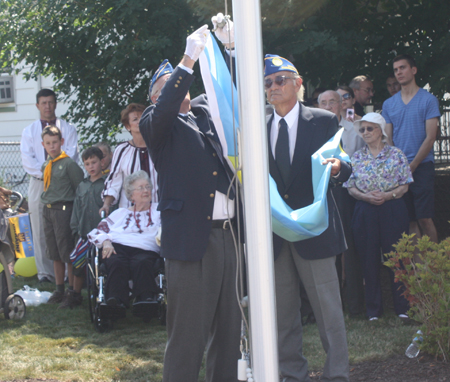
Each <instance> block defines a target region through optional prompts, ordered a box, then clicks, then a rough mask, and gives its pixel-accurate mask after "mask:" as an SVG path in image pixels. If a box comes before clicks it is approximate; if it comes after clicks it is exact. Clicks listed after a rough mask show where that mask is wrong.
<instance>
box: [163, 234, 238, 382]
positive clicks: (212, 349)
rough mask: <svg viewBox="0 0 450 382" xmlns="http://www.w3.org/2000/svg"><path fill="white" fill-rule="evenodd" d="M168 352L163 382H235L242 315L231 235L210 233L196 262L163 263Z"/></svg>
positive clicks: (170, 261)
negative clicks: (201, 381) (202, 375)
mask: <svg viewBox="0 0 450 382" xmlns="http://www.w3.org/2000/svg"><path fill="white" fill-rule="evenodd" d="M166 279H167V335H168V339H167V346H166V353H165V356H164V375H163V382H181V381H182V382H197V381H198V374H199V371H200V368H201V365H202V359H203V354H204V351H205V348H206V381H207V382H237V361H238V359H239V358H240V357H241V354H240V351H239V340H240V324H241V314H240V310H239V306H238V302H237V297H236V287H235V285H236V284H235V280H236V254H235V250H234V244H233V239H232V236H231V231H229V230H223V229H221V228H213V229H211V233H210V236H209V244H208V247H207V249H206V253H205V255H204V256H203V258H202V260H200V261H179V260H171V259H166Z"/></svg>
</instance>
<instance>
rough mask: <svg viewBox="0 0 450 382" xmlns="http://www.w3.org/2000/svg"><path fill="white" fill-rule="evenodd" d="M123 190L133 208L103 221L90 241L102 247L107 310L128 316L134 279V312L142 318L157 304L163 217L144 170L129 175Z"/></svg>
mask: <svg viewBox="0 0 450 382" xmlns="http://www.w3.org/2000/svg"><path fill="white" fill-rule="evenodd" d="M123 187H124V189H125V192H126V196H127V198H128V199H129V200H130V201H131V202H132V203H133V205H132V206H131V207H129V208H119V209H117V210H116V211H114V212H113V213H111V214H110V215H109V216H108V217H107V218H105V219H103V220H102V221H101V222H100V224H99V225H98V227H97V228H95V229H93V230H92V231H91V232H90V233H89V234H88V239H89V241H90V242H91V243H93V244H94V245H95V246H96V247H97V248H102V260H101V261H102V262H103V263H104V264H105V266H106V274H107V277H106V286H105V301H106V305H105V304H104V303H103V305H104V309H106V310H108V309H109V310H110V311H111V312H115V316H116V317H120V316H124V315H125V309H126V308H127V307H129V306H130V282H129V280H131V281H132V289H131V292H132V293H131V295H132V296H133V297H134V303H133V313H134V314H135V315H138V316H143V315H145V314H146V313H148V312H151V311H152V309H154V308H155V305H156V304H157V295H158V286H157V284H156V281H155V277H156V274H155V263H157V262H158V259H160V257H159V246H158V245H157V243H156V239H155V238H156V236H157V233H158V229H159V227H160V217H159V212H158V211H156V208H155V207H154V206H152V184H151V181H150V179H149V177H148V175H147V173H146V172H145V171H137V172H135V173H133V174H131V175H129V176H127V177H126V178H125V180H124V185H123ZM120 311H123V314H120ZM118 312H119V314H118Z"/></svg>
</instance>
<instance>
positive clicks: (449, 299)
mask: <svg viewBox="0 0 450 382" xmlns="http://www.w3.org/2000/svg"><path fill="white" fill-rule="evenodd" d="M394 248H395V250H396V251H395V252H391V253H389V254H388V255H387V256H388V258H389V259H388V261H386V262H385V265H386V266H388V267H389V268H391V269H392V270H394V272H395V278H396V281H397V280H399V281H401V282H403V283H404V284H405V288H406V290H405V292H404V295H405V297H406V298H407V299H408V301H409V303H410V305H411V309H410V311H409V315H410V317H411V318H413V319H414V320H416V321H418V322H420V323H422V325H423V326H422V328H421V329H422V332H423V333H424V342H423V346H422V349H423V350H424V351H426V352H427V353H429V354H432V355H435V356H436V357H439V356H441V357H442V358H443V360H444V361H445V362H448V360H449V357H450V238H447V239H445V240H443V241H442V242H440V243H433V242H431V241H430V239H429V238H428V237H427V236H424V237H422V238H420V239H419V240H417V243H416V240H415V239H414V235H406V234H403V236H402V238H401V239H400V240H399V242H398V243H397V244H396V245H394Z"/></svg>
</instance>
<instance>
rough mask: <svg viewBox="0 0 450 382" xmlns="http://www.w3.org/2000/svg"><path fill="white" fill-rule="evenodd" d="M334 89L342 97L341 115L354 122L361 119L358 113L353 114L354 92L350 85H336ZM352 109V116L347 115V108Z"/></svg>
mask: <svg viewBox="0 0 450 382" xmlns="http://www.w3.org/2000/svg"><path fill="white" fill-rule="evenodd" d="M336 91H337V92H338V93H339V94H340V95H341V98H342V110H341V116H342V118H345V119H346V120H347V121H350V122H354V121H357V120H359V119H361V116H360V115H357V114H355V102H356V101H355V93H354V92H353V89H352V88H351V87H348V86H345V85H341V86H338V87H337V89H336ZM348 109H353V118H351V117H349V116H348V115H347V110H348Z"/></svg>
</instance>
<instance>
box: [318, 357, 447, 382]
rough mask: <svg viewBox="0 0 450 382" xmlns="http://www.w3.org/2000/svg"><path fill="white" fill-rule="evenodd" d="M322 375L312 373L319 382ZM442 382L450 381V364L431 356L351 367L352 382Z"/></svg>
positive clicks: (392, 358) (401, 358)
mask: <svg viewBox="0 0 450 382" xmlns="http://www.w3.org/2000/svg"><path fill="white" fill-rule="evenodd" d="M321 374H322V373H320V372H319V373H312V374H311V375H310V377H311V380H313V381H319V380H320V375H321ZM359 381H364V382H369V381H383V382H441V381H450V363H443V362H440V361H436V360H435V358H434V357H431V356H429V355H419V356H418V357H417V358H413V359H410V358H407V357H406V356H404V355H395V356H392V357H390V358H388V359H386V360H383V361H370V362H369V361H368V362H362V363H359V364H357V365H351V366H350V382H359Z"/></svg>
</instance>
